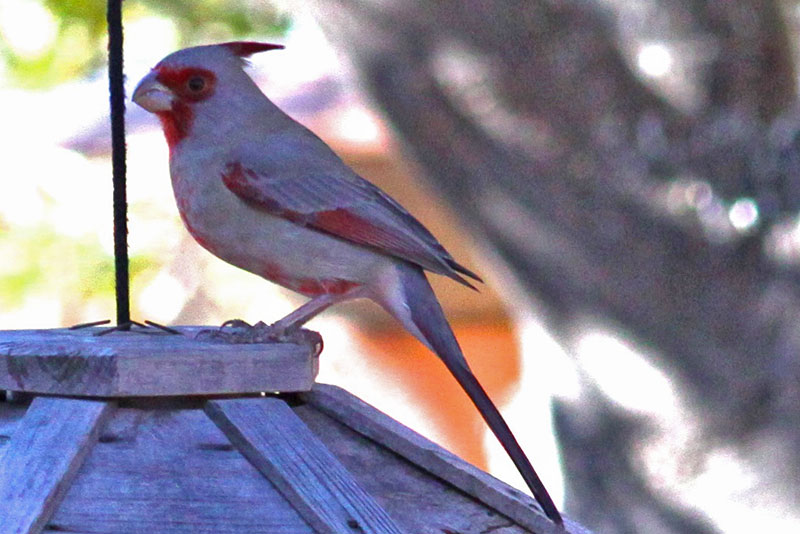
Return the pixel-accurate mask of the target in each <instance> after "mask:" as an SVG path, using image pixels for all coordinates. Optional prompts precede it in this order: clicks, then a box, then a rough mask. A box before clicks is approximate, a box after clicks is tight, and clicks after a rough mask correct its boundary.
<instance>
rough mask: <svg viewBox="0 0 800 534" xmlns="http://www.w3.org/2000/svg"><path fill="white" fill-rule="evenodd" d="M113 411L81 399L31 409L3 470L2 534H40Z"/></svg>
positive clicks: (43, 402)
mask: <svg viewBox="0 0 800 534" xmlns="http://www.w3.org/2000/svg"><path fill="white" fill-rule="evenodd" d="M112 411H113V408H112V405H111V404H110V403H107V402H97V401H86V400H78V399H57V398H46V397H39V398H37V399H35V400H34V401H33V402H32V403H31V405H30V407H29V408H28V410H27V412H26V413H25V415H24V416H23V418H22V419H21V420H20V421H19V422H18V423H17V427H16V429H15V430H14V434H13V437H12V438H11V441H10V443H9V445H8V448H7V449H6V452H5V454H4V455H3V457H2V464H0V534H12V533H13V534H36V533H38V532H40V531H41V529H42V527H43V526H44V524H45V522H46V521H47V520H48V519H49V518H50V516H51V514H52V513H53V511H54V509H55V507H56V506H57V505H58V503H59V501H60V499H61V497H63V495H64V492H65V490H66V489H67V488H68V487H69V484H70V482H71V480H72V477H73V476H74V474H75V472H76V471H77V469H78V467H80V465H81V462H82V461H83V459H84V457H85V456H86V454H87V452H88V451H89V449H90V447H91V446H92V445H93V444H94V442H95V440H96V438H97V433H98V431H99V428H100V426H101V425H102V423H103V421H104V420H105V419H106V418H107V416H108V415H109V414H110V413H111V412H112Z"/></svg>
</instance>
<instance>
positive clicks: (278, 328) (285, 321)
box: [269, 286, 364, 337]
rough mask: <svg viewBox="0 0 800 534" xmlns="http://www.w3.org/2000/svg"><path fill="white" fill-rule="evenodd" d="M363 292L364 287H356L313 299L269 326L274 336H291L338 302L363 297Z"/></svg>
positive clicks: (324, 294)
mask: <svg viewBox="0 0 800 534" xmlns="http://www.w3.org/2000/svg"><path fill="white" fill-rule="evenodd" d="M363 292H364V288H363V287H361V286H356V287H353V288H351V289H349V290H347V291H345V292H343V293H338V294H334V293H323V294H322V295H319V296H316V297H314V298H312V299H311V300H309V301H308V302H306V303H305V304H303V305H302V306H300V307H299V308H297V309H296V310H294V311H293V312H292V313H290V314H289V315H287V316H286V317H283V318H282V319H278V320H277V321H275V322H274V323H272V324H271V325H269V328H270V329H271V330H272V331H273V335H276V336H278V337H281V336H285V335H287V334H291V333H292V332H295V331H297V330H298V329H300V327H302V326H303V325H304V324H306V323H307V322H308V321H310V320H311V319H313V318H314V317H316V316H317V315H319V314H320V313H322V312H324V311H325V310H327V309H328V308H330V307H331V306H333V305H334V304H336V303H337V302H342V301H345V300H350V299H354V298H357V297H359V296H361V294H362V293H363Z"/></svg>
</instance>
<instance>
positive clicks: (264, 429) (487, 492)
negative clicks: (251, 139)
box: [0, 328, 587, 534]
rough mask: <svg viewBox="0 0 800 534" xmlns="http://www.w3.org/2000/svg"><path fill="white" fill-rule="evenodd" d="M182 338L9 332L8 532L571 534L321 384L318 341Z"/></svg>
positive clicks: (0, 431) (0, 358) (0, 515)
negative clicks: (12, 398) (26, 397)
mask: <svg viewBox="0 0 800 534" xmlns="http://www.w3.org/2000/svg"><path fill="white" fill-rule="evenodd" d="M181 330H182V331H183V332H185V333H186V334H190V335H184V336H168V335H157V336H154V335H143V334H137V333H132V332H115V333H113V334H110V335H108V336H103V337H96V336H94V335H93V334H94V333H95V332H93V331H91V330H79V331H68V330H49V331H41V330H36V331H34V330H25V331H6V332H0V388H5V389H8V390H13V391H14V392H20V393H24V394H31V398H32V402H29V403H27V402H0V534H11V533H15V534H18V533H31V534H33V533H39V532H44V533H47V534H55V533H57V532H75V533H82V534H90V533H102V534H117V533H119V534H142V533H146V534H156V533H159V534H160V533H164V534H184V533H185V534H190V533H191V534H204V533H209V534H210V533H214V534H219V533H221V534H225V533H242V532H247V533H248V534H258V533H264V534H267V533H269V534H300V533H303V534H306V533H308V534H312V533H337V534H338V533H342V534H345V533H346V534H357V533H364V534H369V533H375V534H394V533H408V534H456V533H458V534H470V533H479V532H487V531H493V530H495V529H501V531H502V532H503V533H506V534H516V533H520V534H522V533H525V532H532V533H535V534H551V533H553V534H555V533H561V532H564V531H563V530H562V529H561V528H559V527H556V526H555V525H554V524H552V523H551V522H550V521H549V520H548V519H547V518H546V517H545V516H544V515H543V514H542V512H541V510H540V509H539V508H538V506H537V505H536V504H535V503H534V501H533V499H531V498H530V497H528V496H527V495H525V494H523V493H521V492H519V491H517V490H515V489H513V488H511V487H510V486H507V485H506V484H504V483H502V482H500V481H498V480H497V479H495V478H493V477H491V476H490V475H488V474H486V473H484V472H483V471H480V470H479V469H477V468H475V467H474V466H472V465H470V464H468V463H466V462H464V461H463V460H461V459H460V458H458V457H456V456H455V455H453V454H451V453H449V452H447V451H446V450H444V449H442V448H441V447H439V446H437V445H435V444H434V443H432V442H430V441H428V440H427V439H425V438H423V437H422V436H420V435H418V434H416V433H414V432H413V431H411V430H409V429H408V428H406V427H404V426H403V425H401V424H399V423H398V422H396V421H394V420H393V419H391V418H389V417H388V416H386V415H384V414H383V413H381V412H379V411H378V410H376V409H375V408H372V407H371V406H369V405H367V404H365V403H364V402H362V401H360V400H359V399H357V398H356V397H354V396H352V395H350V394H349V393H347V392H346V391H344V390H342V389H340V388H337V387H334V386H329V385H322V384H316V385H314V378H315V376H316V372H317V358H318V354H319V351H320V349H321V344H320V343H319V342H318V340H319V338H318V336H316V335H315V334H313V333H310V334H313V335H307V336H306V337H305V338H304V339H305V341H304V342H302V343H297V344H293V343H269V344H237V345H231V344H220V343H209V342H204V341H198V340H195V339H194V338H193V335H191V334H193V333H194V332H195V331H196V329H193V328H182V329H181ZM261 392H280V393H267V394H265V393H261ZM17 398H19V395H17ZM566 525H567V531H568V532H573V533H583V532H587V531H586V530H585V529H583V528H582V527H580V526H579V525H577V524H575V523H573V522H572V521H569V520H566Z"/></svg>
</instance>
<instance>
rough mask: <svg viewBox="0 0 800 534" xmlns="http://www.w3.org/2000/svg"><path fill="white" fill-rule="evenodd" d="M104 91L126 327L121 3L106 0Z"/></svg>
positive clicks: (120, 305)
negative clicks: (108, 112)
mask: <svg viewBox="0 0 800 534" xmlns="http://www.w3.org/2000/svg"><path fill="white" fill-rule="evenodd" d="M106 20H107V21H108V90H109V93H110V101H111V163H112V172H113V179H114V269H115V276H116V279H115V282H116V284H115V287H116V299H117V326H119V327H121V328H122V329H123V330H127V329H128V328H129V327H130V320H131V311H130V289H129V286H128V199H127V194H126V191H125V170H126V166H125V87H124V85H123V81H124V77H123V73H122V0H108V8H107V12H106Z"/></svg>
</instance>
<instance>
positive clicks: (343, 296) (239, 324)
mask: <svg viewBox="0 0 800 534" xmlns="http://www.w3.org/2000/svg"><path fill="white" fill-rule="evenodd" d="M363 292H364V289H363V288H362V287H361V286H356V287H353V288H351V289H349V290H347V291H345V292H343V293H337V294H334V293H323V294H322V295H318V296H316V297H314V298H312V299H311V300H309V301H308V302H306V303H305V304H303V305H302V306H300V307H299V308H297V309H296V310H294V311H293V312H292V313H290V314H289V315H287V316H286V317H284V318H282V319H279V320H277V321H275V322H274V323H272V324H270V325H268V324H265V323H264V322H262V321H259V322H257V323H256V324H254V325H250V324H249V323H247V322H245V321H242V320H241V319H233V320H230V321H225V322H224V323H223V324H222V326H221V327H219V328H217V329H213V330H201V331H200V332H199V333H198V334H197V336H196V339H201V340H211V341H225V342H228V343H266V342H269V341H288V340H292V339H293V336H294V334H296V333H297V332H298V331H299V330H300V328H301V327H302V326H303V325H304V324H306V323H307V322H308V321H310V320H311V319H313V318H314V317H316V316H317V315H318V314H320V313H322V312H323V311H325V310H327V309H328V308H329V307H331V306H332V305H334V304H336V303H337V302H342V301H344V300H349V299H353V298H357V297H359V296H361V294H362V293H363Z"/></svg>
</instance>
